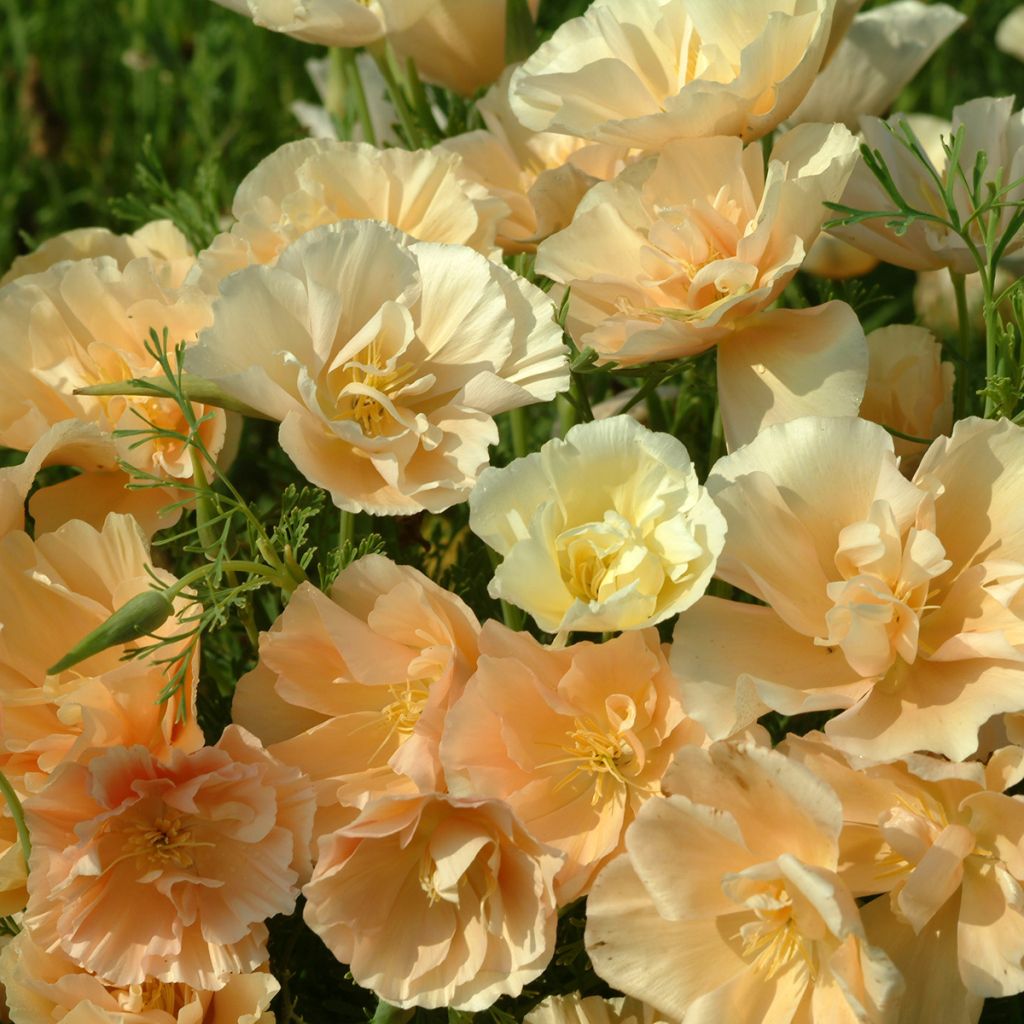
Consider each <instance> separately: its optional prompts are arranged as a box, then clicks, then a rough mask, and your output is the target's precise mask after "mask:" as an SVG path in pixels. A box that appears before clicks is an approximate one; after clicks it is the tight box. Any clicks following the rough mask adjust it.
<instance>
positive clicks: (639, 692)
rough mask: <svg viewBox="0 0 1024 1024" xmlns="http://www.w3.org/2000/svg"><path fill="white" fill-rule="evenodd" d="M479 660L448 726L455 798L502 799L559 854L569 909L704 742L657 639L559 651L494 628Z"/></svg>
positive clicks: (486, 633)
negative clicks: (691, 750)
mask: <svg viewBox="0 0 1024 1024" xmlns="http://www.w3.org/2000/svg"><path fill="white" fill-rule="evenodd" d="M480 652H481V657H480V662H479V664H478V666H477V671H476V674H475V675H474V676H473V677H472V678H471V679H470V681H469V682H468V684H467V685H466V691H465V693H464V694H463V695H462V697H461V698H460V699H459V701H458V702H457V703H456V704H455V706H454V707H453V708H452V710H451V711H450V712H449V713H448V718H447V721H446V722H445V729H444V736H443V738H442V741H441V760H442V762H443V764H444V770H445V779H446V780H447V782H448V789H449V791H450V792H452V793H453V794H455V795H456V796H465V797H469V796H490V797H499V798H501V799H504V800H505V801H506V802H507V803H508V804H509V806H510V807H511V808H512V810H513V811H514V812H515V813H516V815H517V816H518V818H519V820H520V821H521V822H522V823H523V824H524V825H525V826H526V828H527V829H529V831H530V832H531V833H532V834H533V835H534V836H536V837H537V838H538V839H539V840H541V842H544V843H549V844H550V845H551V846H554V847H555V848H556V849H559V850H561V851H562V852H563V853H564V854H565V858H566V859H565V864H564V865H563V867H562V869H561V871H559V873H558V877H557V879H556V894H557V896H558V902H559V904H560V905H564V904H567V903H570V902H572V901H573V900H574V899H576V898H577V897H578V896H582V895H585V894H586V892H587V891H588V890H589V888H590V884H591V882H592V881H593V878H594V875H595V874H596V873H597V871H598V870H599V869H600V868H601V866H602V865H603V864H604V863H606V862H607V860H608V859H609V858H610V857H612V856H614V855H615V854H616V853H618V852H620V851H621V849H622V836H623V832H624V830H625V828H626V827H627V826H628V825H629V823H630V822H631V821H632V820H633V819H634V818H635V817H636V814H637V811H638V810H639V808H640V807H642V806H643V804H644V803H645V802H646V801H647V800H649V799H651V798H652V797H655V796H659V795H660V794H661V785H660V783H661V777H662V775H664V774H665V770H666V769H667V767H668V764H669V762H670V761H671V759H672V754H673V753H674V752H675V751H676V750H677V749H679V747H680V746H682V745H683V744H684V743H697V744H699V743H701V742H702V740H703V739H704V731H703V730H702V729H701V728H700V726H698V725H697V724H696V723H695V722H693V721H692V720H690V719H688V718H687V717H686V716H685V715H684V713H683V709H682V707H681V706H680V703H679V699H678V697H677V690H678V685H679V684H678V682H677V680H676V678H675V676H673V675H672V672H671V670H670V669H669V667H668V661H667V660H666V658H665V653H664V652H663V651H662V647H661V644H660V642H659V640H658V633H657V631H656V630H654V629H649V630H644V631H643V632H639V631H638V632H632V633H623V634H622V635H621V636H619V637H617V638H615V639H614V640H609V641H608V642H607V643H604V644H593V643H578V644H573V645H572V647H569V648H566V649H564V650H552V649H551V648H547V647H542V646H541V645H540V644H539V643H537V641H536V640H534V639H533V638H532V637H531V636H530V635H529V634H528V633H513V632H512V631H511V630H509V629H506V628H505V627H504V626H501V625H499V624H498V623H496V622H489V623H488V624H487V625H486V626H485V627H484V630H483V633H482V634H481V636H480Z"/></svg>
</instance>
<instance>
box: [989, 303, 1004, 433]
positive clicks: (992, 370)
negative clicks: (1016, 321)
mask: <svg viewBox="0 0 1024 1024" xmlns="http://www.w3.org/2000/svg"><path fill="white" fill-rule="evenodd" d="M1002 333H1003V322H1002V319H1001V318H1000V316H999V306H998V305H997V304H996V301H995V296H993V295H986V296H985V383H986V385H987V384H988V381H989V380H991V379H992V378H993V377H995V376H997V375H998V374H999V372H1000V365H999V363H1000V360H999V345H998V343H999V339H1000V338H1001V337H1002ZM995 411H996V409H995V400H994V399H993V397H992V390H991V388H988V387H986V390H985V419H991V418H992V416H993V413H994V412H995Z"/></svg>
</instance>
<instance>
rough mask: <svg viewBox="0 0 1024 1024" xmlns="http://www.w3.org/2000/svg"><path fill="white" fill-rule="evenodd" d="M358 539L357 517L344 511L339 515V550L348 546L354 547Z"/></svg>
mask: <svg viewBox="0 0 1024 1024" xmlns="http://www.w3.org/2000/svg"><path fill="white" fill-rule="evenodd" d="M355 537H356V517H355V513H354V512H346V511H345V510H344V509H342V510H341V512H340V513H339V515H338V550H339V551H340V550H341V549H342V548H343V547H344V546H345V545H346V544H348V545H352V544H353V543H354V541H355Z"/></svg>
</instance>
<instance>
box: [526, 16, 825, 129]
mask: <svg viewBox="0 0 1024 1024" xmlns="http://www.w3.org/2000/svg"><path fill="white" fill-rule="evenodd" d="M834 7H835V0H740V2H734V3H732V4H730V5H729V6H728V7H726V6H723V5H722V4H721V3H720V2H718V0H595V2H594V3H592V4H591V5H590V7H589V8H588V9H587V11H586V13H585V14H584V15H583V16H582V17H579V18H573V19H572V20H570V21H567V22H566V23H565V24H564V25H562V26H561V27H560V28H558V29H557V30H556V32H555V34H554V35H553V36H552V37H551V39H550V40H549V41H548V42H546V43H544V44H543V45H541V47H540V48H539V49H538V50H537V51H536V52H535V53H534V54H533V55H532V56H531V57H530V58H529V59H528V60H527V61H526V63H525V64H524V65H523V66H522V67H521V68H520V69H519V70H518V71H517V72H516V74H515V75H514V77H513V79H512V106H513V109H514V110H515V112H516V114H517V115H518V117H519V119H520V120H521V121H522V122H523V124H525V125H526V126H527V127H528V128H532V129H533V130H534V131H557V132H564V133H565V134H567V135H577V136H579V137H581V138H586V139H594V140H596V141H601V142H611V143H615V144H618V145H627V146H639V147H640V148H642V149H657V148H660V147H661V146H664V145H665V144H666V143H667V142H671V141H672V140H673V139H696V138H705V137H707V136H710V135H736V136H739V137H741V138H743V139H745V140H750V139H757V138H760V137H761V136H762V135H766V134H768V132H770V131H771V130H772V129H773V128H775V127H776V126H777V125H778V124H779V123H780V122H781V121H783V120H785V119H786V118H787V117H788V116H789V115H790V114H791V113H792V112H793V111H794V110H795V109H796V107H797V105H798V104H799V103H800V101H801V100H802V99H803V98H804V96H805V95H806V93H807V90H808V89H810V87H811V84H812V82H813V81H814V76H815V75H816V74H817V73H818V70H819V68H820V67H821V63H822V60H823V58H824V55H825V47H826V44H827V43H828V39H829V30H830V26H831V21H832V11H833V8H834Z"/></svg>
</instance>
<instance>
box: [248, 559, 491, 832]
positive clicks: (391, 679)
mask: <svg viewBox="0 0 1024 1024" xmlns="http://www.w3.org/2000/svg"><path fill="white" fill-rule="evenodd" d="M479 630H480V625H479V623H478V622H477V620H476V616H475V615H474V614H473V612H472V611H471V610H470V609H469V608H468V607H467V606H466V605H465V604H464V603H463V602H462V601H461V600H460V599H459V598H457V597H456V596H455V595H454V594H450V593H448V591H446V590H443V589H442V588H441V587H439V586H438V585H437V584H436V583H433V582H431V580H429V579H428V578H427V577H426V576H424V575H423V574H422V573H420V572H417V570H415V569H413V568H410V567H409V566H407V565H395V563H394V562H392V561H390V560H389V559H387V558H384V557H383V556H381V555H367V556H366V557H365V558H360V559H359V560H358V561H355V562H353V563H352V564H351V565H350V566H348V567H347V568H345V569H343V570H342V571H341V573H340V574H339V575H338V578H337V580H335V582H334V584H333V586H332V587H331V590H330V593H329V594H324V593H322V592H321V591H319V590H317V589H316V588H315V587H313V586H312V585H311V584H308V583H303V584H301V585H300V586H299V587H298V588H297V589H296V591H295V593H294V594H293V595H292V597H291V600H290V601H289V602H288V607H287V608H286V609H285V611H284V613H283V614H282V615H281V616H280V618H278V620H277V622H275V623H274V625H273V626H272V627H271V629H270V631H269V632H267V633H263V634H262V635H261V636H260V660H259V664H258V665H257V667H256V669H255V670H254V671H253V672H250V673H249V674H248V675H245V676H243V677H242V678H241V679H240V680H239V682H238V688H237V690H236V691H235V698H234V706H233V709H232V712H233V718H234V720H235V721H236V722H238V723H239V724H241V725H243V726H245V728H247V729H250V730H251V731H252V732H254V733H255V734H256V735H257V736H258V737H259V738H260V739H261V740H262V741H263V742H264V743H265V744H267V746H268V749H269V750H270V752H271V753H272V754H273V755H274V756H275V757H276V758H278V759H279V760H280V761H283V762H284V763H285V764H290V765H294V766H296V767H298V768H300V769H302V771H304V772H305V773H306V774H307V775H308V776H309V777H310V778H311V779H313V780H314V783H315V785H316V789H317V799H318V803H319V804H320V807H319V810H318V814H317V823H316V829H315V835H321V834H323V833H325V832H330V831H332V830H333V829H334V828H336V827H338V826H339V825H341V824H344V823H347V822H348V821H351V820H352V819H353V818H354V817H355V816H356V814H357V810H356V809H357V808H358V807H361V806H362V805H364V804H365V803H366V802H367V801H368V800H369V799H370V798H371V797H372V796H374V795H381V794H382V793H385V792H388V791H389V790H394V789H396V788H401V787H404V788H406V789H412V790H414V791H415V789H416V787H417V786H418V787H419V788H421V789H423V790H426V791H431V790H435V789H441V788H443V785H444V781H443V776H442V774H441V766H440V763H439V761H438V753H437V750H438V744H439V742H440V739H441V730H442V727H443V724H444V720H445V715H446V713H447V711H448V708H449V706H450V705H451V704H452V703H453V702H454V701H455V700H457V699H458V697H459V695H460V694H461V693H462V689H463V686H464V685H465V682H466V680H467V679H468V678H469V676H470V675H471V674H472V672H473V670H474V668H475V666H476V659H477V634H478V633H479Z"/></svg>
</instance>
